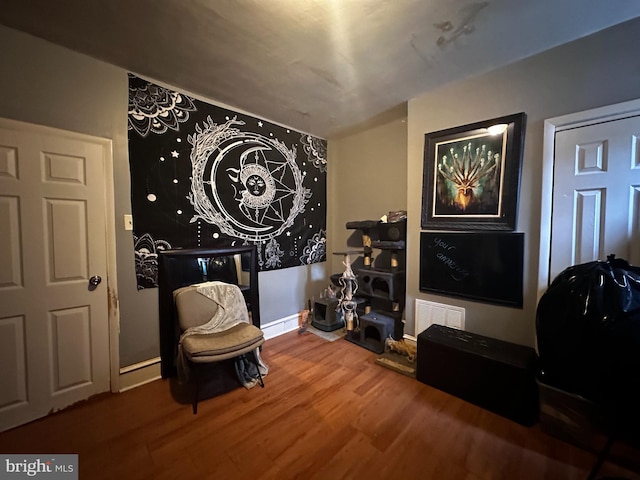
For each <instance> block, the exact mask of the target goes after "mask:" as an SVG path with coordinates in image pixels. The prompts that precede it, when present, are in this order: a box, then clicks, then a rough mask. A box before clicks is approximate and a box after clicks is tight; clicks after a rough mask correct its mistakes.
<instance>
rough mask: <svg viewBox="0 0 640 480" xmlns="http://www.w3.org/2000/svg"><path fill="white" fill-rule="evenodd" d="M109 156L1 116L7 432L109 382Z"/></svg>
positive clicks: (2, 419) (0, 258) (0, 353)
mask: <svg viewBox="0 0 640 480" xmlns="http://www.w3.org/2000/svg"><path fill="white" fill-rule="evenodd" d="M9 125H10V124H9ZM34 132H35V133H34ZM104 155H105V154H104V150H103V146H102V145H100V144H97V143H92V142H89V141H84V140H78V139H74V138H72V137H64V136H60V135H55V136H54V135H51V134H49V133H44V131H42V132H40V131H31V130H23V129H14V128H12V127H9V126H7V123H3V124H0V431H2V430H6V429H7V428H11V427H13V426H16V425H20V424H23V423H26V422H28V421H30V420H33V419H36V418H39V417H42V416H44V415H47V414H48V413H49V412H52V411H55V410H59V409H61V408H64V407H66V406H68V405H71V404H72V403H75V402H77V401H79V400H83V399H86V398H88V397H89V396H90V395H93V394H96V393H100V392H104V391H106V390H108V389H109V383H110V382H109V379H110V377H109V375H110V370H109V368H110V365H109V325H108V305H107V281H106V280H107V278H106V276H107V262H106V244H107V241H106V227H105V225H106V223H105V181H104V178H105V174H104V167H105V160H104ZM92 276H98V277H101V278H102V281H101V282H100V283H99V284H98V285H97V286H95V288H94V287H90V282H89V280H90V278H91V277H92Z"/></svg>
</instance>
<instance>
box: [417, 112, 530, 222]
mask: <svg viewBox="0 0 640 480" xmlns="http://www.w3.org/2000/svg"><path fill="white" fill-rule="evenodd" d="M525 123H526V115H525V114H524V113H517V114H513V115H508V116H505V117H499V118H493V119H490V120H485V121H482V122H477V123H472V124H469V125H463V126H460V127H454V128H449V129H446V130H440V131H437V132H432V133H427V134H425V139H424V166H423V184H422V217H421V226H422V229H424V230H506V231H513V230H515V229H516V222H517V213H518V196H519V191H520V170H521V165H522V153H523V149H524V132H525Z"/></svg>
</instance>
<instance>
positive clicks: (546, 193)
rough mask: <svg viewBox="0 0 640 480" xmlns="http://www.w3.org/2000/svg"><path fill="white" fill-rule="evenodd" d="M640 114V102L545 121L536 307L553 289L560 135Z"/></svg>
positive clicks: (632, 101)
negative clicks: (557, 143) (551, 263)
mask: <svg viewBox="0 0 640 480" xmlns="http://www.w3.org/2000/svg"><path fill="white" fill-rule="evenodd" d="M637 115H640V99H637V100H631V101H628V102H622V103H617V104H614V105H608V106H605V107H600V108H594V109H591V110H585V111H583V112H577V113H571V114H568V115H562V116H559V117H553V118H549V119H547V120H545V122H544V139H543V149H542V185H541V190H542V195H541V198H542V205H541V211H540V251H539V257H538V262H539V263H538V294H537V298H536V304H537V302H538V301H540V298H541V297H542V295H543V294H544V292H546V290H547V287H548V286H549V281H550V280H551V279H550V278H549V260H550V255H551V212H552V207H553V170H554V166H555V165H554V162H555V156H554V154H555V137H556V132H560V131H563V130H568V129H571V128H579V127H584V126H586V125H591V124H594V123H602V122H611V121H615V120H620V119H623V118H628V117H633V116H637Z"/></svg>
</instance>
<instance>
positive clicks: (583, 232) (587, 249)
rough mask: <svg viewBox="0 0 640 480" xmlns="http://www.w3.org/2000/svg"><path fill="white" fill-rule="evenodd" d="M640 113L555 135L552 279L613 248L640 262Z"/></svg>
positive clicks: (603, 256)
mask: <svg viewBox="0 0 640 480" xmlns="http://www.w3.org/2000/svg"><path fill="white" fill-rule="evenodd" d="M638 139H640V117H639V116H632V117H628V118H621V119H617V120H611V121H600V122H599V123H595V124H591V125H581V126H579V127H577V128H569V129H566V130H562V131H558V132H556V135H555V160H554V171H553V194H552V195H553V206H552V218H551V249H550V263H549V280H553V278H555V276H556V275H558V274H559V273H560V272H562V270H564V269H565V268H567V267H569V266H571V265H577V264H581V263H586V262H591V261H593V260H606V258H607V255H609V254H615V256H616V257H617V258H623V259H625V260H627V261H629V263H631V264H633V265H639V266H640V143H639V142H638Z"/></svg>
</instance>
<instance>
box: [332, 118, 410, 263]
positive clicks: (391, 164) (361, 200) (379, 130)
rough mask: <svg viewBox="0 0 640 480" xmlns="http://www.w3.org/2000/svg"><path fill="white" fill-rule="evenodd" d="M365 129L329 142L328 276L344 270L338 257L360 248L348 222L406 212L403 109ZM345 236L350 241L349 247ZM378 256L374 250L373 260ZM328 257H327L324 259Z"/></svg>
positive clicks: (358, 236)
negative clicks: (391, 212)
mask: <svg viewBox="0 0 640 480" xmlns="http://www.w3.org/2000/svg"><path fill="white" fill-rule="evenodd" d="M393 117H394V118H385V119H384V121H382V122H381V123H378V124H376V125H369V126H368V127H367V128H366V129H365V130H362V131H359V132H357V133H352V134H350V135H348V136H344V137H340V138H335V139H334V138H332V139H330V140H329V160H330V165H331V169H330V170H329V172H328V173H329V179H328V182H329V185H328V192H329V193H328V197H329V199H328V209H329V214H328V219H327V221H328V225H327V229H328V230H329V234H328V239H327V254H328V256H327V260H328V264H329V265H330V273H341V272H342V271H343V270H344V267H343V265H342V260H343V258H342V256H340V255H333V254H332V252H340V251H344V250H345V249H347V248H348V249H350V250H353V249H354V248H356V247H359V246H361V245H362V243H361V233H360V232H359V231H358V232H356V231H354V230H347V229H346V228H345V225H346V223H347V222H349V221H356V220H378V219H379V218H380V217H381V216H382V215H384V214H386V213H388V212H389V211H396V210H406V209H407V191H406V188H407V187H406V182H407V161H406V158H407V118H406V109H405V108H401V109H398V110H397V111H395V112H394V115H393ZM350 237H351V242H349V240H350ZM377 254H378V252H377V251H374V255H377ZM329 256H330V258H329Z"/></svg>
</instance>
